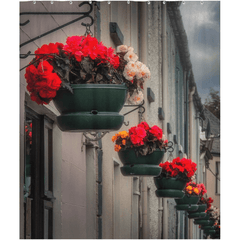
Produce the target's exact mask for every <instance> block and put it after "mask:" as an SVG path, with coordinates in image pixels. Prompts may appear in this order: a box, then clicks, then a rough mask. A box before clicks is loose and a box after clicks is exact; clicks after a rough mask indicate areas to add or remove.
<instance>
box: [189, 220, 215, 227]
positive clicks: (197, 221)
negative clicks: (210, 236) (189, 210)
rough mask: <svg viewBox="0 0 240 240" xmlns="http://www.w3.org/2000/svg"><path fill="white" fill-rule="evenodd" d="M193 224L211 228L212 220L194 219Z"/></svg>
mask: <svg viewBox="0 0 240 240" xmlns="http://www.w3.org/2000/svg"><path fill="white" fill-rule="evenodd" d="M194 224H199V225H204V226H213V224H214V220H204V219H196V220H194Z"/></svg>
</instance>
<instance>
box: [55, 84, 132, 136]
mask: <svg viewBox="0 0 240 240" xmlns="http://www.w3.org/2000/svg"><path fill="white" fill-rule="evenodd" d="M71 87H72V89H73V94H72V93H71V92H70V91H68V90H66V89H59V90H58V91H57V95H56V97H55V98H54V99H53V102H54V104H55V106H56V108H57V109H58V111H59V112H60V114H61V115H60V116H58V117H57V124H58V126H59V128H60V129H61V130H62V131H78V132H86V131H95V132H98V131H99V132H101V131H116V130H118V129H120V128H121V126H122V124H123V120H124V117H123V116H122V115H120V114H119V112H120V110H121V109H122V107H123V105H124V103H125V100H126V94H127V87H126V86H125V84H122V85H119V84H71Z"/></svg>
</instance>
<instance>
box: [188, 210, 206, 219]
mask: <svg viewBox="0 0 240 240" xmlns="http://www.w3.org/2000/svg"><path fill="white" fill-rule="evenodd" d="M206 215H207V214H206V213H205V212H195V213H189V214H188V218H194V219H199V218H204V217H205V216H206Z"/></svg>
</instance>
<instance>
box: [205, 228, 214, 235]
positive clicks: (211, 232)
mask: <svg viewBox="0 0 240 240" xmlns="http://www.w3.org/2000/svg"><path fill="white" fill-rule="evenodd" d="M204 233H205V234H207V235H209V234H214V233H216V230H215V229H210V230H208V229H206V230H204Z"/></svg>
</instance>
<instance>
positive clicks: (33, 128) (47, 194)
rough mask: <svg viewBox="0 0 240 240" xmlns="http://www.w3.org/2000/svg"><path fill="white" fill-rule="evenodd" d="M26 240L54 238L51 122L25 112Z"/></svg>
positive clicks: (27, 109) (28, 111)
mask: <svg viewBox="0 0 240 240" xmlns="http://www.w3.org/2000/svg"><path fill="white" fill-rule="evenodd" d="M24 152H25V153H24V155H25V159H24V238H26V239H34V238H53V236H52V225H53V224H52V223H53V212H52V211H53V200H54V197H53V169H52V164H53V161H52V121H51V120H50V119H48V118H47V117H45V116H43V115H38V114H36V113H35V112H34V111H33V110H31V109H30V108H28V107H26V108H25V141H24Z"/></svg>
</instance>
